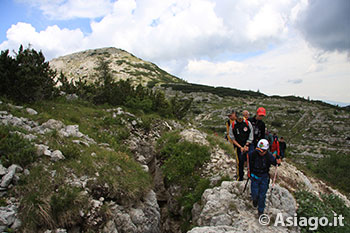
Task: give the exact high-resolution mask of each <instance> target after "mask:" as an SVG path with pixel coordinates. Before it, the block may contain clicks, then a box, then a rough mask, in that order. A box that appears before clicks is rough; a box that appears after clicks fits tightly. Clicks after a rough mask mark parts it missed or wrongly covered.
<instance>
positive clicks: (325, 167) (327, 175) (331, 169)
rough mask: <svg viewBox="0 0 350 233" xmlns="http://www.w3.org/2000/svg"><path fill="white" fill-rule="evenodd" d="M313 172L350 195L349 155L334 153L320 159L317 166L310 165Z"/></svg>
mask: <svg viewBox="0 0 350 233" xmlns="http://www.w3.org/2000/svg"><path fill="white" fill-rule="evenodd" d="M310 167H311V170H312V171H313V172H314V173H315V174H316V176H317V177H319V178H320V179H323V180H325V181H327V182H329V183H331V184H332V185H333V186H335V187H337V188H339V189H341V190H342V191H344V192H346V193H350V186H349V185H348V184H349V182H350V177H349V176H348V175H347V174H348V172H349V171H350V157H349V155H347V154H340V153H332V154H330V155H327V156H325V157H323V158H320V159H319V160H318V161H317V162H316V163H315V164H311V165H310Z"/></svg>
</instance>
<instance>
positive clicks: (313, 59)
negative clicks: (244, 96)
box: [180, 38, 350, 102]
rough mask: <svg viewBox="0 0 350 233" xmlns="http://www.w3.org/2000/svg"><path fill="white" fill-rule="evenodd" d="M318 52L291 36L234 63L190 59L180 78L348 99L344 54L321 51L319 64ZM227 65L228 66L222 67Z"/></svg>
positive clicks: (349, 95) (270, 90) (252, 88)
mask: <svg viewBox="0 0 350 233" xmlns="http://www.w3.org/2000/svg"><path fill="white" fill-rule="evenodd" d="M318 54H319V52H318V51H317V50H316V49H312V48H310V47H308V45H307V43H306V42H305V41H303V40H301V39H300V38H299V39H298V38H293V39H292V40H289V41H287V42H286V43H285V44H283V45H282V46H279V47H277V48H275V49H274V50H271V51H268V52H266V53H264V54H261V55H259V56H256V57H253V58H249V59H246V60H244V61H241V62H239V63H237V64H236V63H232V64H231V63H229V62H222V63H217V62H209V61H203V60H202V61H200V62H193V61H191V62H189V65H188V66H187V67H186V69H185V70H184V71H183V72H182V73H181V74H180V77H182V78H184V79H185V80H187V81H189V82H199V83H202V84H207V85H213V86H229V87H233V88H238V89H243V90H260V91H261V92H263V93H265V94H268V95H276V94H277V95H296V96H303V97H309V96H310V97H311V98H312V99H323V100H338V101H343V102H349V100H350V92H349V91H346V89H348V87H349V86H350V80H349V77H348V74H349V63H348V61H347V57H346V54H339V53H336V52H334V53H327V54H323V55H322V56H323V57H324V58H325V59H324V60H323V62H322V63H319V61H318V59H317V58H318ZM193 63H194V64H196V65H193ZM226 65H229V67H231V69H223V68H222V67H225V66H226ZM320 71H322V72H320ZM218 74H219V75H218ZM291 84H292V85H291Z"/></svg>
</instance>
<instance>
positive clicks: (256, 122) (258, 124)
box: [248, 107, 266, 152]
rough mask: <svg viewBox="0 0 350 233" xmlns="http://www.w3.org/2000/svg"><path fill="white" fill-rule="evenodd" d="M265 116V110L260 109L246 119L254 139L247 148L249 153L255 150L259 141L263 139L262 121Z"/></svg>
mask: <svg viewBox="0 0 350 233" xmlns="http://www.w3.org/2000/svg"><path fill="white" fill-rule="evenodd" d="M265 116H266V110H265V108H263V107H260V108H258V110H257V111H256V115H255V116H254V117H250V118H249V119H248V120H249V121H250V123H251V124H252V126H253V129H254V139H253V143H252V144H251V145H250V147H249V152H252V151H253V150H254V149H255V147H256V145H257V144H258V141H259V140H260V139H263V138H265V123H264V122H263V120H262V119H263V118H264V117H265Z"/></svg>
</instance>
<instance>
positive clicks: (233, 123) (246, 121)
mask: <svg viewBox="0 0 350 233" xmlns="http://www.w3.org/2000/svg"><path fill="white" fill-rule="evenodd" d="M244 121H245V123H246V124H247V126H248V127H249V123H248V120H247V119H244ZM235 123H236V121H233V122H232V130H233V129H234V128H235Z"/></svg>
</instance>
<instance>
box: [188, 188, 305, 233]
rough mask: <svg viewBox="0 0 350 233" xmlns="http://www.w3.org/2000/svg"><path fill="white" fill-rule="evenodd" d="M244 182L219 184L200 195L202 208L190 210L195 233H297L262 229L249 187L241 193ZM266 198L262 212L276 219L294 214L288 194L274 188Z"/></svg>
mask: <svg viewBox="0 0 350 233" xmlns="http://www.w3.org/2000/svg"><path fill="white" fill-rule="evenodd" d="M244 185H245V182H239V181H232V182H228V181H225V182H222V184H221V186H220V187H215V188H212V189H207V190H205V192H204V193H203V195H202V199H201V206H200V207H198V206H197V207H196V208H195V209H193V211H192V218H193V219H194V220H195V224H196V225H198V226H199V227H197V228H195V229H193V230H192V231H190V232H192V233H197V232H297V231H298V229H293V228H286V227H282V226H274V225H273V221H271V222H270V225H268V226H263V225H261V224H260V223H259V221H258V218H257V209H256V208H255V207H253V205H252V201H251V198H250V195H249V193H250V185H248V188H247V191H246V192H245V193H243V194H242V191H243V188H244ZM270 190H271V187H270V189H269V191H268V194H267V197H266V208H265V213H266V214H267V215H268V216H269V217H270V218H271V220H273V219H275V218H276V216H277V214H278V213H281V214H282V215H283V216H284V217H292V216H294V214H295V213H296V202H295V200H294V198H293V196H292V195H291V194H290V193H289V191H288V190H287V189H285V188H283V187H280V186H279V185H275V187H274V190H273V192H272V194H271V192H270Z"/></svg>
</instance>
